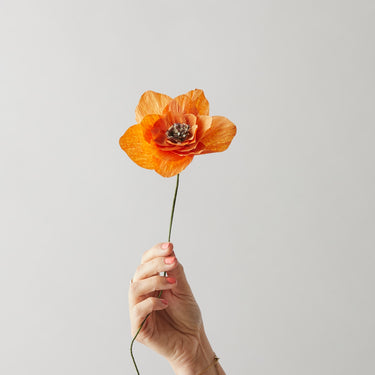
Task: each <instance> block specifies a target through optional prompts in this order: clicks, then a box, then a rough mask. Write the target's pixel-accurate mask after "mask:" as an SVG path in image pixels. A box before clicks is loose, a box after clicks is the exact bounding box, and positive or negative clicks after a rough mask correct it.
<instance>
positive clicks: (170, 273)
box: [129, 243, 225, 375]
mask: <svg viewBox="0 0 375 375" xmlns="http://www.w3.org/2000/svg"><path fill="white" fill-rule="evenodd" d="M161 272H167V277H163V276H160V273H161ZM159 291H162V295H161V297H160V298H158V295H159ZM129 313H130V322H131V332H132V336H133V337H134V335H135V334H136V333H137V331H138V328H139V327H140V325H141V323H142V321H143V320H144V318H145V317H146V316H147V314H149V313H151V314H150V316H149V317H148V319H147V320H146V322H145V324H144V326H143V328H142V330H141V331H140V333H139V335H138V337H137V341H139V342H141V343H143V344H144V345H146V346H148V347H149V348H150V349H152V350H154V351H156V352H157V353H159V354H161V355H162V356H163V357H165V358H166V359H167V361H168V362H169V364H170V365H171V367H172V369H173V371H174V373H175V374H176V375H197V374H200V373H203V374H204V375H225V372H224V370H223V369H222V367H221V366H220V364H219V363H216V364H215V365H212V366H210V365H211V364H212V363H213V359H214V356H215V353H214V351H213V349H212V347H211V345H210V343H209V341H208V338H207V336H206V333H205V331H204V327H203V322H202V316H201V312H200V310H199V306H198V304H197V302H196V301H195V298H194V296H193V293H192V291H191V289H190V286H189V284H188V282H187V280H186V276H185V272H184V269H183V267H182V265H181V264H180V263H179V262H178V260H177V258H176V256H175V253H174V251H173V244H171V243H160V244H158V245H155V246H154V247H152V248H151V249H150V250H148V251H146V252H145V253H144V254H143V257H142V261H141V264H140V265H139V266H138V268H137V270H136V272H135V274H134V277H133V281H132V283H131V284H130V287H129ZM209 366H210V367H209ZM207 367H209V368H208V369H207V370H206V371H205V369H206V368H207ZM203 374H202V375H203Z"/></svg>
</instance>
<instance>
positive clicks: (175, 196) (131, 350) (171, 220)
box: [130, 174, 180, 375]
mask: <svg viewBox="0 0 375 375" xmlns="http://www.w3.org/2000/svg"><path fill="white" fill-rule="evenodd" d="M179 183H180V174H178V175H177V180H176V189H175V191H174V198H173V204H172V212H171V219H170V222H169V232H168V242H170V241H171V233H172V224H173V217H174V208H175V206H176V199H177V192H178V185H179ZM166 275H167V272H164V277H165V276H166ZM162 294H163V291H162V290H161V291H160V292H159V295H158V298H160V297H161V295H162ZM150 315H151V313H149V314H147V315H146V317H145V318H144V319H143V322H142V323H141V325H140V326H139V328H138V331H137V333H136V334H135V336H134V337H133V339H132V341H131V343H130V355H131V357H132V360H133V364H134V367H135V369H136V371H137V375H139V370H138V367H137V363H136V362H135V358H134V354H133V346H134V342H135V340H136V339H137V337H138V335H139V332H141V329H142V327H143V326H144V324H145V322H146V320H147V318H148V317H149V316H150Z"/></svg>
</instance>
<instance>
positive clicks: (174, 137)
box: [165, 123, 191, 143]
mask: <svg viewBox="0 0 375 375" xmlns="http://www.w3.org/2000/svg"><path fill="white" fill-rule="evenodd" d="M165 134H166V135H167V138H168V139H169V140H170V141H171V142H173V143H182V142H184V141H186V139H187V138H189V137H190V136H191V133H190V125H188V124H180V123H174V124H173V125H172V126H171V127H170V128H169V129H168V130H167V131H166V133H165Z"/></svg>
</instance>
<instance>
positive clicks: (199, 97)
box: [185, 89, 210, 116]
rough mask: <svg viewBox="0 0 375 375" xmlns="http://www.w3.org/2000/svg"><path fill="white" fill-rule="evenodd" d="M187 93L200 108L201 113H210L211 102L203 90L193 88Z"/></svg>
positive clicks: (199, 112) (198, 108)
mask: <svg viewBox="0 0 375 375" xmlns="http://www.w3.org/2000/svg"><path fill="white" fill-rule="evenodd" d="M185 95H186V96H187V97H188V98H190V99H191V100H192V102H193V103H194V105H195V107H196V108H197V110H198V114H199V115H206V116H208V114H209V113H210V104H209V103H208V100H207V99H206V97H205V96H204V92H203V90H199V89H195V90H191V91H189V92H188V93H187V94H185Z"/></svg>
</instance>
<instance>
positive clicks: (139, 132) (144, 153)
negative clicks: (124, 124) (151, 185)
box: [120, 125, 155, 169]
mask: <svg viewBox="0 0 375 375" xmlns="http://www.w3.org/2000/svg"><path fill="white" fill-rule="evenodd" d="M120 146H121V148H122V149H123V150H124V151H125V152H126V153H127V154H128V156H129V158H130V159H132V160H133V161H134V162H135V163H137V164H138V165H139V166H140V167H142V168H146V169H154V167H155V158H154V154H155V148H154V147H153V146H152V145H151V144H150V143H148V142H146V140H145V139H144V136H143V129H142V126H140V125H133V126H131V127H130V128H129V129H128V130H127V131H126V132H125V134H124V135H123V136H122V137H121V138H120Z"/></svg>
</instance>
